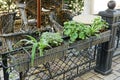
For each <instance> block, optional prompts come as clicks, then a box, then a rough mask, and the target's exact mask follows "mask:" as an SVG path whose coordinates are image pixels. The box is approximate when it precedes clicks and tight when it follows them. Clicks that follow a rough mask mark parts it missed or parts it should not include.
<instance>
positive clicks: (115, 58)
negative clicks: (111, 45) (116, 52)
mask: <svg viewBox="0 0 120 80" xmlns="http://www.w3.org/2000/svg"><path fill="white" fill-rule="evenodd" d="M118 58H120V56H115V57H113V58H112V60H113V61H115V60H117V59H118Z"/></svg>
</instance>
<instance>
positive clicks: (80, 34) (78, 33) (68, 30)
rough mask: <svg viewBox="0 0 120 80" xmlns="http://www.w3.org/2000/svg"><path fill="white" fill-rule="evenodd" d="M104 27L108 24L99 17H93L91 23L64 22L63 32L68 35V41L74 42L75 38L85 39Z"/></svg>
mask: <svg viewBox="0 0 120 80" xmlns="http://www.w3.org/2000/svg"><path fill="white" fill-rule="evenodd" d="M106 28H108V24H107V23H106V21H104V20H103V19H101V18H100V17H98V18H95V19H94V21H93V23H92V24H91V25H85V24H83V23H77V22H74V21H68V22H65V23H64V34H65V35H66V36H69V37H70V42H74V41H75V40H76V39H86V38H89V37H90V36H94V35H97V34H98V33H99V32H100V31H101V30H103V29H106Z"/></svg>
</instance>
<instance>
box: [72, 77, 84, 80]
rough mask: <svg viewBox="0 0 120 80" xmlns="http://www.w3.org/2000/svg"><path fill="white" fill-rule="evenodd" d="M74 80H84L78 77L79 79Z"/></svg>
mask: <svg viewBox="0 0 120 80" xmlns="http://www.w3.org/2000/svg"><path fill="white" fill-rule="evenodd" d="M74 80H83V79H82V78H80V77H77V78H75V79H74Z"/></svg>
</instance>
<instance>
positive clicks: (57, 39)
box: [18, 32, 63, 65]
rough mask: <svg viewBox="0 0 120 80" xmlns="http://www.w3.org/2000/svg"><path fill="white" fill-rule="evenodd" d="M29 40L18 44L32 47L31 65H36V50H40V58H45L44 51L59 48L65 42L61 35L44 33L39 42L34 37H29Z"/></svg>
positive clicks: (23, 40)
mask: <svg viewBox="0 0 120 80" xmlns="http://www.w3.org/2000/svg"><path fill="white" fill-rule="evenodd" d="M27 38H28V39H22V40H20V41H19V42H18V44H19V43H21V42H25V43H24V44H25V45H28V44H31V45H32V51H31V52H32V54H31V59H32V60H31V64H32V65H33V63H34V58H35V55H36V54H35V53H36V50H39V53H40V56H43V55H44V54H43V51H44V49H45V48H52V47H53V46H59V45H61V43H62V42H63V39H62V37H61V36H60V34H59V33H51V32H44V33H43V34H42V35H41V37H40V39H39V40H36V39H35V38H34V37H32V36H29V35H27Z"/></svg>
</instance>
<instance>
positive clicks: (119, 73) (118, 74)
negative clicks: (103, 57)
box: [112, 70, 120, 76]
mask: <svg viewBox="0 0 120 80" xmlns="http://www.w3.org/2000/svg"><path fill="white" fill-rule="evenodd" d="M112 73H113V74H114V75H116V76H120V72H118V71H115V70H114V71H112Z"/></svg>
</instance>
